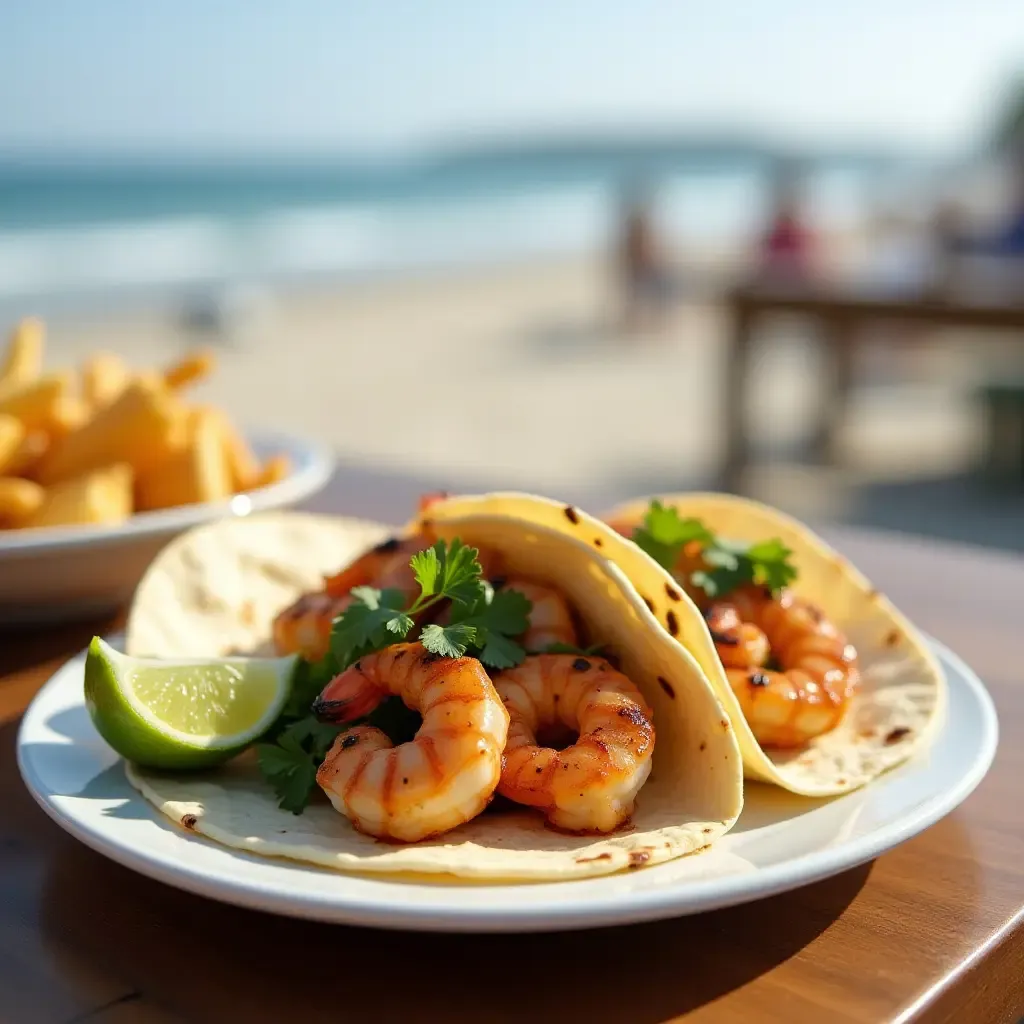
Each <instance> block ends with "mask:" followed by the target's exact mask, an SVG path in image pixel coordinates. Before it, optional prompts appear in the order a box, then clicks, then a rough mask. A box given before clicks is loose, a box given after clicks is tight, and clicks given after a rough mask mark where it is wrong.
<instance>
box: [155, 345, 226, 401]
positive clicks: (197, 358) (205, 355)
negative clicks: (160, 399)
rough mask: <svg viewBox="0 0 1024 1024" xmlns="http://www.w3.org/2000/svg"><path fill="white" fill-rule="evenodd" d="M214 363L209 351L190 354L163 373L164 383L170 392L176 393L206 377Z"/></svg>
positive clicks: (203, 350)
mask: <svg viewBox="0 0 1024 1024" xmlns="http://www.w3.org/2000/svg"><path fill="white" fill-rule="evenodd" d="M215 362H216V360H215V358H214V355H213V352H212V351H211V350H210V349H200V350H199V351H197V352H190V353H189V354H188V355H187V356H185V358H184V359H180V360H179V361H178V362H176V363H175V364H174V365H173V366H171V367H169V368H168V369H167V370H165V371H164V383H165V384H166V385H167V386H168V387H169V388H170V389H171V390H172V391H178V390H180V389H181V388H183V387H187V386H188V385H189V384H194V383H195V382H196V381H198V380H202V379H203V377H206V376H208V375H209V373H210V371H211V370H212V369H213V367H214V364H215Z"/></svg>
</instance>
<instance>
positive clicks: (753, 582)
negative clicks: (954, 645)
mask: <svg viewBox="0 0 1024 1024" xmlns="http://www.w3.org/2000/svg"><path fill="white" fill-rule="evenodd" d="M496 508H501V509H502V510H503V511H504V512H505V513H507V514H510V515H519V516H523V517H528V518H529V519H530V520H531V521H532V522H533V523H535V524H536V525H538V526H544V527H547V528H548V529H552V530H555V531H557V532H559V533H561V534H562V535H563V536H567V537H571V538H573V539H576V540H578V541H580V542H581V543H583V544H585V545H589V546H590V547H592V549H593V550H595V551H596V552H597V553H599V554H600V555H601V556H602V557H604V558H605V559H606V560H607V561H609V562H610V563H612V564H613V565H615V566H616V567H617V568H619V569H621V570H622V571H623V572H624V573H625V575H626V576H627V577H628V578H629V579H630V581H631V582H632V584H633V586H634V588H635V590H636V592H637V594H638V596H639V597H640V599H641V601H642V602H643V603H644V605H645V606H646V608H647V610H648V612H649V613H650V614H651V615H652V616H653V617H654V618H655V619H656V621H658V622H659V623H660V624H661V626H662V628H663V630H664V631H665V632H666V633H668V634H669V635H670V636H672V637H673V638H674V639H675V640H676V641H677V642H678V644H679V646H680V647H681V648H682V649H684V650H685V651H686V652H687V654H688V655H689V656H692V657H693V658H694V659H695V660H696V662H697V664H698V665H699V666H700V668H701V670H702V673H703V674H704V675H705V677H706V678H707V679H709V680H710V681H711V683H712V685H713V687H714V689H715V692H716V694H717V695H718V697H719V699H720V700H721V701H722V703H723V705H724V706H725V707H726V708H727V709H728V713H729V718H730V720H731V721H732V723H733V724H734V726H735V729H736V732H737V735H738V737H739V743H740V749H741V750H742V752H743V764H744V774H745V776H746V777H747V778H749V779H754V780H759V781H762V782H769V783H774V784H775V785H778V786H782V787H783V788H785V789H788V790H790V791H791V792H794V793H798V794H803V795H806V796H830V795H834V794H838V793H842V792H846V791H847V790H851V789H855V788H857V787H859V786H861V785H864V784H865V783H867V782H869V781H870V780H872V779H874V778H876V777H877V776H878V775H880V774H881V773H882V772H884V771H886V770H888V769H889V768H892V767H894V766H895V765H897V764H899V763H901V762H903V761H905V760H907V759H908V758H909V757H911V756H912V755H913V754H914V753H915V752H916V751H917V750H919V749H920V748H921V747H923V746H925V745H926V744H927V743H928V742H929V741H930V739H931V737H932V736H933V735H934V733H935V730H936V728H937V725H938V723H939V722H940V720H941V715H942V712H943V709H944V706H945V681H944V678H943V675H942V671H941V669H940V668H939V665H938V662H937V661H936V659H935V657H934V656H933V655H932V653H931V651H930V650H929V649H928V647H927V645H926V644H925V643H924V641H923V639H922V638H921V637H920V636H919V635H918V633H917V632H916V631H915V629H914V628H913V627H912V626H911V624H910V623H909V622H908V621H907V620H906V619H905V618H904V617H903V615H902V614H900V612H899V611H898V610H897V609H896V608H894V607H893V606H892V604H891V603H890V602H889V601H888V600H886V598H885V597H883V596H882V595H881V594H879V593H878V591H877V590H875V589H874V588H873V587H872V586H871V584H870V583H869V582H868V581H867V580H866V579H864V577H863V576H862V575H861V574H860V573H859V572H857V570H856V569H854V568H853V566H851V565H850V564H849V562H847V561H846V560H845V559H843V558H842V556H840V555H839V554H838V553H837V552H835V551H833V550H832V549H831V548H830V547H829V546H828V545H827V544H825V542H824V541H823V540H821V539H820V538H818V537H817V536H816V535H815V534H814V533H813V532H812V531H811V530H809V529H808V528H807V527H806V526H804V525H803V524H802V523H799V522H797V521H796V520H795V519H792V518H791V517H789V516H786V515H784V514H783V513H781V512H778V511H776V510H775V509H771V508H769V507H767V506H765V505H762V504H759V503H757V502H753V501H748V500H745V499H741V498H737V497H733V496H731V495H725V494H703V493H694V494H679V495H670V496H663V497H661V498H660V499H659V498H653V499H644V500H639V501H636V502H632V503H629V504H626V505H622V506H620V507H618V508H616V509H614V510H613V511H612V512H611V513H610V514H609V515H608V516H607V517H606V520H607V522H606V523H605V522H599V521H598V520H596V519H594V518H593V517H592V516H590V515H588V514H586V513H585V512H583V511H582V510H581V509H578V508H575V507H573V506H571V505H562V504H559V503H558V502H554V501H549V500H546V499H538V498H535V497H532V496H524V495H518V494H511V493H510V494H495V495H484V496H480V497H473V498H460V499H457V500H454V501H449V502H445V503H442V504H440V505H435V506H432V507H431V508H430V509H429V510H428V512H427V515H429V517H430V518H431V519H432V520H433V521H435V522H436V521H438V520H439V519H442V518H443V517H445V516H447V515H469V514H484V513H487V512H488V511H489V510H493V509H496ZM606 525H611V526H612V527H613V532H612V534H611V536H609V533H608V532H607V530H606V529H605V527H606Z"/></svg>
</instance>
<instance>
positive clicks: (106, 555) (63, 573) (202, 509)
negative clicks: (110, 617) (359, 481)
mask: <svg viewBox="0 0 1024 1024" xmlns="http://www.w3.org/2000/svg"><path fill="white" fill-rule="evenodd" d="M248 440H249V443H250V445H251V446H252V449H253V451H254V452H256V454H257V455H258V456H259V457H260V458H265V457H267V456H269V455H272V454H278V453H280V454H283V455H287V456H288V458H289V459H290V461H291V466H292V472H291V473H290V474H289V475H288V476H287V477H286V478H285V479H284V480H281V481H279V482H278V483H276V484H271V485H270V486H268V487H261V488H259V489H258V490H255V491H250V492H248V493H247V494H239V495H235V496H234V497H233V498H231V499H230V500H228V501H223V502H211V503H207V504H203V505H182V506H180V507H178V508H168V509H160V510H159V511H156V512H140V513H139V514H138V515H135V516H132V518H131V519H129V520H128V521H127V522H125V523H121V524H119V525H117V526H68V527H44V528H40V529H38V530H10V531H6V530H5V531H0V625H24V624H28V623H40V622H59V621H66V620H71V619H78V618H85V617H88V616H93V615H100V614H106V613H108V612H112V611H114V610H115V609H117V608H118V607H119V606H120V605H122V604H124V603H125V602H126V601H127V600H128V598H130V597H131V594H132V592H133V591H134V589H135V586H136V584H137V583H138V582H139V580H140V579H141V577H142V574H143V573H144V572H145V570H146V567H147V566H148V565H149V563H150V561H151V560H152V558H153V556H154V555H155V554H156V553H157V552H158V551H159V550H160V549H161V548H162V547H163V546H164V545H165V544H166V543H167V542H168V541H170V540H171V538H172V537H175V536H176V535H177V534H179V533H181V532H182V531H184V530H187V529H189V527H192V526H197V525H198V524H200V523H205V522H208V521H209V520H211V519H219V518H222V517H224V516H237V515H248V514H249V513H250V512H256V511H260V510H263V509H271V508H281V507H283V506H287V505H293V504H296V503H298V502H300V501H302V500H303V499H305V498H308V497H309V496H310V495H311V494H313V493H314V492H316V491H318V490H319V489H320V488H321V487H323V485H324V484H325V483H326V482H327V480H328V479H329V478H330V475H331V472H332V471H333V469H334V457H333V455H332V454H331V452H330V451H329V450H328V449H327V448H325V447H324V446H322V445H319V444H314V443H313V442H310V441H305V440H301V439H299V438H293V437H286V436H275V435H267V434H255V435H250V436H249V439H248Z"/></svg>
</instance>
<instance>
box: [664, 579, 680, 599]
mask: <svg viewBox="0 0 1024 1024" xmlns="http://www.w3.org/2000/svg"><path fill="white" fill-rule="evenodd" d="M665 593H666V594H668V598H669V600H670V601H682V599H683V595H682V594H680V593H679V591H678V590H676V588H675V587H673V586H672V584H671V583H666V584H665Z"/></svg>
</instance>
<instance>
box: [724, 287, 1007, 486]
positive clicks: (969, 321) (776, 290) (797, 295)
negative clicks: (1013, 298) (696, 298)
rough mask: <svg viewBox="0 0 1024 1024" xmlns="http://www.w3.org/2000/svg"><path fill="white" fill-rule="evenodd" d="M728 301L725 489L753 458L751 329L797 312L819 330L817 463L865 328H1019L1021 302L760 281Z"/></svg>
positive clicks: (830, 447) (826, 453)
mask: <svg viewBox="0 0 1024 1024" xmlns="http://www.w3.org/2000/svg"><path fill="white" fill-rule="evenodd" d="M727 306H728V309H729V313H730V317H731V326H730V330H729V335H728V351H727V353H726V357H725V358H726V364H725V365H726V370H725V386H724V389H723V393H722V396H721V405H720V409H721V429H722V436H723V438H724V445H725V451H724V456H723V461H722V467H721V472H720V477H721V479H720V483H721V486H722V488H723V489H724V490H736V489H738V488H740V487H741V486H742V482H743V474H744V472H745V470H746V469H747V468H748V467H749V465H750V462H751V437H752V436H756V431H751V430H750V428H749V427H748V424H747V421H746V409H747V399H748V395H747V388H748V384H749V379H750V371H751V369H752V365H753V353H754V341H755V336H756V331H757V328H758V326H759V325H760V323H761V322H762V321H763V320H764V319H765V318H766V317H768V316H771V315H774V314H780V313H781V314H789V315H797V316H802V317H806V318H807V319H808V320H811V321H813V322H815V323H816V324H817V326H818V328H819V340H820V343H821V346H822V350H823V353H824V355H825V357H826V364H827V367H828V369H827V373H826V378H825V380H824V381H823V387H822V389H821V394H820V396H819V402H818V405H819V408H820V416H819V423H818V427H817V430H816V433H815V437H814V440H813V449H814V454H815V456H816V458H817V459H819V460H821V461H828V460H829V459H830V458H831V457H832V454H833V453H834V451H835V447H834V443H833V440H834V437H835V433H836V430H837V429H838V427H839V426H840V425H841V424H842V422H843V418H844V416H845V412H846V406H847V402H848V399H849V394H850V389H851V384H852V376H853V374H852V370H853V354H854V351H855V349H856V347H857V345H858V344H860V343H863V342H865V341H868V340H870V338H871V335H870V332H869V331H866V330H864V328H866V327H868V326H870V325H871V324H872V323H887V324H894V323H899V324H905V325H911V324H917V325H924V326H927V327H938V328H942V327H967V328H976V329H978V330H985V331H1020V332H1024V304H1021V303H1020V301H1019V300H1018V301H1017V302H1016V304H1013V305H1010V304H1006V303H994V302H985V301H981V300H979V301H973V302H972V301H968V300H967V299H962V298H957V297H948V298H947V297H942V298H938V297H937V298H924V297H922V298H920V299H915V298H885V297H880V296H879V297H872V296H869V295H862V294H857V293H856V292H854V291H844V290H842V289H836V290H832V289H815V288H808V287H802V286H800V285H799V284H797V283H795V282H790V283H788V284H787V283H785V282H782V281H776V282H769V281H765V282H760V283H758V282H753V283H747V284H744V285H741V286H740V287H738V288H736V289H734V290H733V292H732V293H731V294H730V295H729V296H728V299H727Z"/></svg>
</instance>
